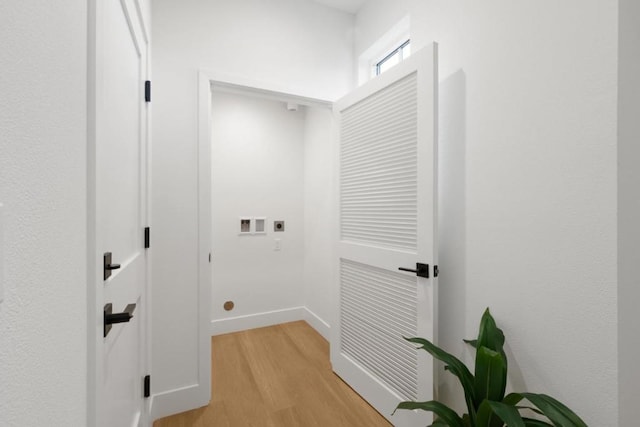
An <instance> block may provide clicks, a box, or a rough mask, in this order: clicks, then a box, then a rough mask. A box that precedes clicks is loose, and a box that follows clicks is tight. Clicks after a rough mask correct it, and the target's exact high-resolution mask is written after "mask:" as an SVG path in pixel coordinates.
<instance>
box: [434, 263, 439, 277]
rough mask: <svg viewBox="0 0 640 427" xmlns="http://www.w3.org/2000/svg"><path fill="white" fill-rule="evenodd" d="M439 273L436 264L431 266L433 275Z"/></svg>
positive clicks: (435, 275)
mask: <svg viewBox="0 0 640 427" xmlns="http://www.w3.org/2000/svg"><path fill="white" fill-rule="evenodd" d="M439 273H440V270H439V269H438V266H437V265H434V266H433V277H438V274H439Z"/></svg>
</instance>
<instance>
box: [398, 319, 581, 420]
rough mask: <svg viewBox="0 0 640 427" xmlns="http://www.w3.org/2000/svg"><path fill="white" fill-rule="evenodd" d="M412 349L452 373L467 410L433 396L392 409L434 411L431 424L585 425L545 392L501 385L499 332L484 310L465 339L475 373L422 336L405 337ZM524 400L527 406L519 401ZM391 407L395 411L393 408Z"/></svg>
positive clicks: (501, 337)
mask: <svg viewBox="0 0 640 427" xmlns="http://www.w3.org/2000/svg"><path fill="white" fill-rule="evenodd" d="M405 339H406V340H407V341H410V342H412V343H415V344H419V345H420V347H418V349H423V350H426V351H427V352H429V353H430V354H431V355H432V356H433V357H434V358H436V359H438V360H441V361H442V362H444V363H445V370H446V371H449V372H450V373H452V374H453V375H455V376H456V377H457V378H458V380H459V381H460V383H461V384H462V388H463V390H464V396H465V401H466V404H467V413H465V414H463V415H462V416H460V415H458V414H457V413H456V412H455V411H454V410H453V409H451V408H449V407H448V406H446V405H444V404H443V403H440V402H437V401H429V402H413V401H409V402H401V403H400V404H399V405H398V407H397V408H396V411H397V410H398V409H421V410H424V411H429V412H433V413H434V414H435V416H436V419H435V421H434V422H433V424H431V426H434V427H442V426H449V427H503V426H507V427H587V425H586V424H585V422H584V421H582V419H581V418H580V417H578V416H577V415H576V414H575V413H574V412H573V411H572V410H571V409H569V408H567V407H566V406H565V405H564V404H562V403H560V402H559V401H557V400H556V399H554V398H553V397H551V396H548V395H546V394H535V393H511V394H508V395H506V396H505V390H506V386H507V356H506V354H505V352H504V340H505V339H504V334H503V332H502V330H500V329H499V328H498V327H497V325H496V322H495V320H494V319H493V317H492V316H491V313H490V312H489V309H488V308H487V310H486V311H485V312H484V315H483V316H482V320H481V321H480V331H479V332H478V339H476V340H471V341H468V340H465V342H466V343H468V344H470V345H472V346H473V347H474V348H475V349H476V358H475V375H474V374H472V373H471V371H470V370H469V369H468V368H467V367H466V366H465V364H464V363H462V362H461V361H460V360H459V359H458V358H456V357H455V356H453V355H451V354H449V353H447V352H446V351H444V350H442V349H441V348H439V347H438V346H436V345H434V344H433V343H431V342H430V341H428V340H426V339H423V338H405ZM523 401H528V402H529V403H530V404H531V405H532V406H521V405H520V403H521V402H523ZM522 410H530V411H533V412H534V413H536V414H538V415H541V416H544V417H546V419H547V421H543V420H539V419H533V418H529V417H525V416H523V415H522V414H521V412H520V411H522ZM394 412H395V411H394Z"/></svg>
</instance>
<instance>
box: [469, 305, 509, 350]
mask: <svg viewBox="0 0 640 427" xmlns="http://www.w3.org/2000/svg"><path fill="white" fill-rule="evenodd" d="M480 347H487V348H488V349H491V350H493V351H497V352H498V353H500V354H502V357H503V358H504V360H505V361H506V360H507V356H506V355H505V354H504V333H503V332H502V330H501V329H500V328H498V326H497V325H496V321H495V320H494V318H493V317H492V316H491V312H489V309H488V308H487V309H486V310H485V312H484V314H483V315H482V319H481V320H480V330H479V331H478V339H477V343H476V348H480Z"/></svg>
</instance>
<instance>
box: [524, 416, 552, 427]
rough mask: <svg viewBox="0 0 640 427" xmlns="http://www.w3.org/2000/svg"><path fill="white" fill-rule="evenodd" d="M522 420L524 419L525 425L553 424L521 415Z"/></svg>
mask: <svg viewBox="0 0 640 427" xmlns="http://www.w3.org/2000/svg"><path fill="white" fill-rule="evenodd" d="M522 420H523V421H524V425H525V426H526V427H553V424H549V423H547V422H544V421H540V420H534V419H533V418H524V417H522Z"/></svg>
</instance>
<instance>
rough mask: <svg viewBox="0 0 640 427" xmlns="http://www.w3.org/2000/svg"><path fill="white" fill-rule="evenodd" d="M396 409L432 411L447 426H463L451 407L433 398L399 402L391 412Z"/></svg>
mask: <svg viewBox="0 0 640 427" xmlns="http://www.w3.org/2000/svg"><path fill="white" fill-rule="evenodd" d="M398 409H410V410H413V409H422V410H423V411H428V412H433V413H434V414H436V415H437V416H438V419H439V420H442V421H444V422H445V423H446V424H445V425H448V426H449V427H465V425H464V423H463V422H462V418H460V417H459V416H458V414H456V412H455V411H454V410H453V409H451V408H449V407H448V406H446V405H444V404H442V403H440V402H436V401H434V400H431V401H429V402H400V403H399V404H398V406H397V407H396V409H395V411H393V413H394V414H395V413H396V411H397V410H398ZM392 415H393V414H392Z"/></svg>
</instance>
